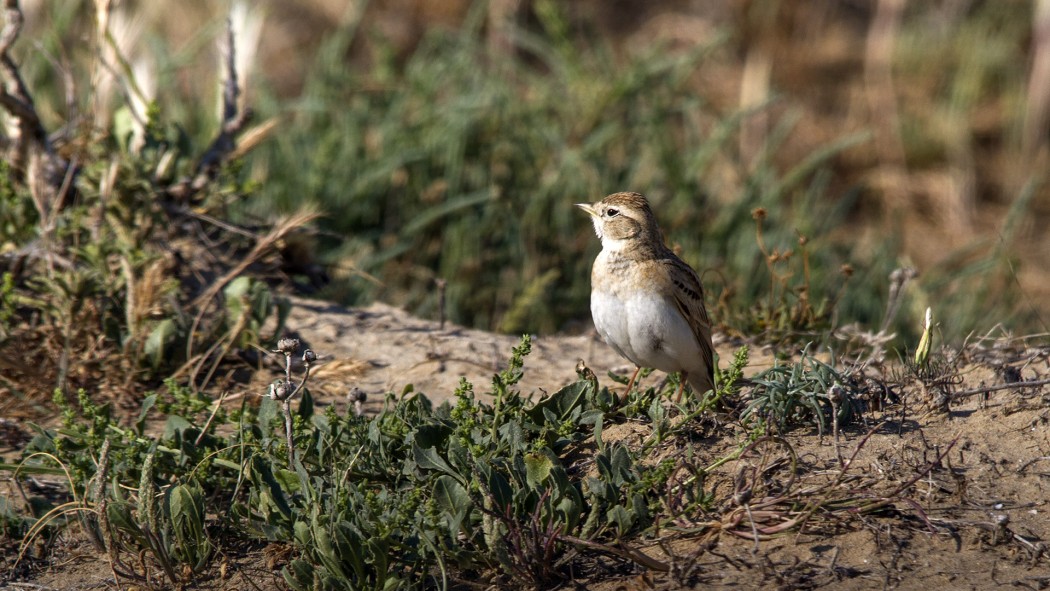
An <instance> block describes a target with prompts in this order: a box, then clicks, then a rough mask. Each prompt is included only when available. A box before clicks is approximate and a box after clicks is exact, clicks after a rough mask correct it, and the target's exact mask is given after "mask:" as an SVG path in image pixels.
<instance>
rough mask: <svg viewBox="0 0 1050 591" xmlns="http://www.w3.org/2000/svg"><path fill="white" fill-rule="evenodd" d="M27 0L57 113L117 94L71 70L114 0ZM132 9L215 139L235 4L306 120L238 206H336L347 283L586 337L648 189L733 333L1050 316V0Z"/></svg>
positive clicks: (475, 316)
mask: <svg viewBox="0 0 1050 591" xmlns="http://www.w3.org/2000/svg"><path fill="white" fill-rule="evenodd" d="M24 4H25V8H26V13H27V14H26V18H27V23H28V27H29V28H28V30H27V33H26V34H25V35H24V37H25V38H27V39H28V38H32V39H35V40H37V43H36V45H35V46H33V45H31V44H24V46H23V47H22V48H20V50H21V52H22V54H23V62H25V65H24V66H23V74H24V75H25V76H26V77H27V79H28V81H29V83H30V86H31V87H32V88H34V89H36V90H35V93H36V97H37V101H38V103H40V104H41V112H42V114H44V115H46V116H49V117H51V118H52V121H51V123H52V124H53V125H52V126H51V128H55V127H57V126H59V125H61V124H65V123H67V122H69V121H75V120H76V118H75V117H74V116H73V115H72V111H76V110H82V111H86V110H90V109H91V108H92V105H75V104H69V102H68V101H66V102H64V99H65V97H66V96H67V93H66V92H65V91H64V90H63V81H62V80H61V79H55V78H54V76H53V74H52V72H53V70H54V68H53V66H54V65H55V64H59V65H60V66H62V67H61V68H60V70H61V69H63V68H64V69H66V70H67V71H75V70H76V67H77V51H78V49H77V48H78V44H79V43H81V41H82V36H83V35H84V34H85V33H84V31H85V30H88V29H90V27H91V19H92V18H94V8H93V3H91V2H83V1H81V2H42V1H34V2H25V3H24ZM114 7H115V10H114V12H113V14H114V15H115V16H114V18H115V19H118V20H119V21H120V22H119V23H115V24H116V25H119V26H115V27H114V29H115V30H117V31H120V32H118V33H117V34H116V35H117V36H118V37H120V39H118V42H119V44H120V45H121V47H124V48H125V49H124V51H125V53H126V56H127V58H128V67H129V68H131V69H132V70H133V71H134V72H135V74H136V76H135V78H136V80H137V82H138V84H139V86H141V87H142V88H143V90H144V93H143V94H145V95H146V96H148V97H150V98H152V99H153V100H155V101H156V102H157V104H158V106H159V108H160V110H161V112H162V113H163V117H164V118H165V119H166V120H172V121H178V122H180V124H181V125H182V126H183V128H184V129H185V132H186V133H187V134H188V135H190V136H192V137H195V138H207V137H210V136H211V135H212V134H214V129H213V126H214V125H215V124H214V121H215V116H214V111H215V109H216V107H215V104H216V97H215V90H214V89H215V88H216V86H217V85H216V84H215V72H216V71H219V70H218V68H216V67H214V64H215V63H217V61H218V56H217V55H216V56H215V60H214V61H213V62H209V60H208V59H201V58H202V56H205V57H206V56H208V55H210V54H211V53H213V52H214V48H213V46H212V44H211V39H213V38H214V37H215V36H216V32H217V31H219V30H221V26H222V19H223V17H224V15H225V14H226V13H227V11H228V10H231V8H232V12H233V14H234V24H235V28H237V29H238V30H239V31H241V32H242V33H244V32H248V33H250V34H246V35H244V36H243V37H242V40H241V43H240V45H239V47H238V52H239V53H238V61H239V62H240V63H241V64H242V65H241V66H240V68H239V69H240V71H241V74H242V77H243V78H244V82H245V83H246V86H247V89H246V90H247V99H248V102H249V103H250V104H252V105H253V106H254V107H255V108H256V110H257V111H258V113H259V116H260V117H261V118H266V117H277V118H279V122H280V123H279V128H278V131H277V132H276V133H275V134H274V135H273V137H271V138H270V139H269V140H268V141H267V142H266V143H265V144H264V145H263V146H261V147H260V148H258V149H256V150H255V151H254V152H253V153H251V154H250V155H249V156H248V157H247V158H246V160H245V162H244V166H243V168H242V170H241V174H243V175H244V177H245V178H246V179H248V180H249V181H251V182H252V186H254V187H255V188H256V190H255V193H254V194H253V195H251V196H250V198H248V199H246V200H244V202H243V203H240V204H239V205H238V206H237V207H235V208H234V210H232V211H230V212H229V214H230V215H231V216H233V217H235V218H237V219H239V220H251V219H261V220H266V219H272V218H274V217H275V216H276V215H278V214H279V213H281V212H287V211H291V210H293V209H295V208H298V207H299V206H301V205H303V204H304V203H314V204H316V205H317V206H318V207H319V208H320V210H321V211H323V212H324V217H323V218H322V220H321V221H320V222H319V224H318V234H317V238H316V241H315V242H307V243H305V244H303V245H299V247H300V249H301V250H305V251H308V256H309V257H315V258H316V259H317V260H319V261H320V262H322V263H323V264H324V265H326V267H327V269H328V274H329V276H330V277H331V279H332V281H331V282H330V283H329V284H328V285H326V286H324V287H323V288H321V291H320V294H321V295H323V296H325V297H330V298H333V299H337V300H339V301H341V302H343V303H346V304H362V303H366V302H368V301H370V300H373V299H380V300H384V301H387V302H389V303H393V304H398V305H403V306H405V307H407V308H408V309H410V310H412V311H414V312H416V313H418V314H421V315H425V316H429V317H436V316H437V314H438V312H437V310H436V307H437V303H438V295H437V288H436V283H435V281H436V280H437V279H443V280H445V281H447V302H448V309H447V312H448V316H449V318H450V319H451V320H453V321H456V322H460V323H464V324H469V325H473V326H478V327H484V328H491V329H494V330H501V331H507V332H521V331H537V332H551V331H558V330H582V329H584V328H585V327H587V326H589V314H588V303H587V300H588V293H589V267H590V262H591V260H592V258H593V255H594V254H595V253H596V252H597V250H598V242H597V240H596V239H595V237H594V235H593V233H592V230H591V227H590V224H589V223H588V220H586V219H585V217H584V216H581V215H580V214H579V213H578V212H575V211H573V208H572V204H573V203H575V202H579V201H593V200H596V199H598V198H600V197H602V196H604V195H605V194H607V193H610V192H614V191H619V190H637V191H640V192H643V193H645V194H646V195H648V196H649V198H650V200H651V201H653V203H654V205H655V208H656V211H657V216H658V218H659V219H660V222H661V224H662V226H663V228H664V230H665V234H666V235H667V238H668V239H669V241H670V242H671V243H672V244H673V245H675V246H676V247H677V248H679V249H680V250H681V253H682V256H683V258H685V260H687V261H688V262H690V263H691V264H692V265H693V266H694V267H696V268H697V269H698V270H699V271H700V272H701V273H702V275H703V278H704V280H705V283H706V286H707V289H708V303H709V306H712V307H714V308H715V309H716V310H717V312H716V314H715V316H716V321H717V322H720V323H721V324H722V325H723V328H724V329H726V330H729V331H730V332H734V331H736V332H741V333H748V334H754V333H756V332H767V333H769V334H770V335H772V336H778V335H785V334H789V333H791V334H797V333H800V332H801V333H804V334H809V333H813V332H817V333H819V332H824V331H827V330H828V329H829V328H831V327H833V326H842V325H845V324H851V323H859V325H860V326H861V327H862V328H864V329H867V330H878V329H879V328H880V327H881V326H883V325H884V324H885V325H887V326H888V328H889V329H891V330H896V331H898V332H903V333H904V334H906V335H914V334H915V333H916V332H917V331H918V328H919V320H920V318H921V316H922V313H921V311H922V310H923V309H925V307H926V306H933V307H934V310H935V314H936V318H938V319H939V321H940V323H941V329H942V331H943V332H944V334H945V335H946V336H947V337H948V338H949V339H953V340H958V339H960V338H962V337H964V336H965V335H967V334H968V333H970V332H971V331H980V332H983V331H987V330H990V329H991V328H992V327H994V326H995V325H997V324H999V323H1002V324H1003V325H1004V326H1005V327H1007V328H1008V329H1010V330H1014V331H1018V332H1020V333H1025V334H1030V333H1035V332H1045V331H1046V330H1047V328H1046V323H1045V318H1046V314H1047V312H1048V310H1050V304H1048V303H1047V302H1048V301H1050V264H1048V259H1047V255H1046V253H1047V252H1050V238H1048V237H1047V234H1046V233H1045V232H1043V231H1042V228H1043V226H1044V225H1045V222H1046V220H1047V217H1048V214H1050V194H1048V189H1047V187H1046V185H1045V183H1044V180H1045V178H1044V177H1045V171H1046V169H1047V142H1046V139H1047V113H1048V104H1050V99H1048V92H1050V89H1048V88H1046V86H1047V80H1048V77H1050V73H1048V72H1046V71H1045V70H1047V68H1048V67H1050V66H1048V65H1047V60H1048V52H1050V38H1048V37H1050V33H1048V32H1047V30H1048V29H1047V26H1048V25H1047V23H1048V22H1050V16H1048V15H1047V14H1046V13H1047V2H1044V1H1038V2H1034V3H1033V2H1028V1H1019V0H1004V1H987V2H980V1H970V0H946V1H943V2H937V3H921V2H911V3H908V2H906V1H904V0H870V1H857V0H852V1H847V0H841V1H832V2H820V3H811V2H803V1H788V0H781V1H774V0H769V1H753V2H747V1H736V2H727V3H703V2H694V1H687V0H660V1H652V2H641V1H638V2H630V1H620V2H612V3H609V2H601V1H599V0H578V1H574V2H556V1H553V0H489V1H488V2H484V1H473V0H374V1H372V2H346V1H343V2H339V1H335V0H304V1H302V2H294V3H291V2H280V1H278V0H272V1H262V2H256V3H250V4H249V3H236V2H234V3H225V2H208V3H205V2H187V3H178V4H171V3H156V2H145V1H140V2H122V3H114ZM151 89H152V90H151ZM156 89H161V90H156ZM126 94H128V93H127V92H126V90H125V91H123V92H122V90H121V89H119V88H115V89H110V90H109V95H107V96H102V97H95V99H94V101H95V102H96V103H99V104H100V103H105V102H107V101H109V102H113V101H120V100H122V95H126ZM96 110H97V111H98V112H99V113H107V112H112V109H109V108H106V109H100V108H98V107H97V106H96ZM755 208H764V210H765V212H766V217H765V218H764V219H763V220H761V225H762V232H761V235H760V236H759V235H758V234H757V232H756V220H755V219H754V216H753V214H752V211H753V210H754V209H755ZM803 238H804V239H803ZM800 239H801V240H800ZM843 265H848V266H849V268H848V269H847V270H845V271H844V270H843ZM903 267H914V268H916V269H917V270H918V272H919V275H918V278H917V279H916V280H915V281H914V282H912V283H911V284H909V285H908V286H906V288H905V299H904V305H903V307H902V311H901V313H900V314H898V315H896V316H894V317H893V318H886V309H887V305H888V301H887V300H888V297H889V296H888V294H889V292H890V276H891V273H892V272H893V271H894V270H895V269H898V268H903ZM303 283H304V284H305V283H306V280H305V279H304V280H303Z"/></svg>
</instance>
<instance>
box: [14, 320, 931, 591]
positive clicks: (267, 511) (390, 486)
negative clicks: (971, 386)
mask: <svg viewBox="0 0 1050 591" xmlns="http://www.w3.org/2000/svg"><path fill="white" fill-rule="evenodd" d="M529 351H530V339H529V338H528V337H526V338H524V339H523V340H522V342H521V345H520V346H519V347H517V348H515V349H514V351H513V354H512V356H511V358H510V362H509V365H508V366H507V367H506V368H505V369H504V370H503V371H501V372H499V373H498V374H496V375H495V376H494V377H493V379H492V383H491V387H490V388H489V389H488V390H487V391H486V392H484V393H483V394H481V395H479V394H476V393H475V387H474V385H473V384H471V383H469V382H467V381H465V380H464V381H463V382H462V383H461V384H460V387H459V388H458V390H457V391H456V394H455V397H454V398H453V399H451V400H450V401H448V402H446V403H443V404H441V405H439V406H437V407H434V406H433V405H432V404H431V402H430V401H429V400H428V398H427V397H426V396H425V395H423V394H420V393H415V392H412V391H411V389H408V390H406V391H405V392H403V393H402V394H401V395H400V396H393V395H391V396H390V397H389V398H388V399H387V401H386V404H385V408H384V410H383V411H382V412H380V413H379V414H378V415H376V416H373V417H363V416H358V415H357V414H356V413H353V412H350V411H349V410H347V411H344V412H340V411H338V410H337V409H336V407H335V406H331V405H329V406H326V407H325V408H324V409H323V411H319V410H318V409H317V408H316V407H315V406H314V401H313V399H312V398H311V396H310V393H309V389H308V388H307V389H303V390H302V399H301V401H300V402H299V404H298V405H297V406H298V407H297V408H296V410H295V412H294V413H293V416H292V421H291V434H292V436H291V439H290V441H292V445H293V451H294V452H295V453H294V454H291V455H289V453H288V452H289V449H288V447H287V441H289V439H286V437H285V430H284V419H283V417H282V415H281V411H280V407H279V403H278V402H277V401H275V400H273V399H271V398H270V397H262V398H261V401H260V402H259V404H255V400H252V399H250V398H244V399H242V400H241V403H240V404H239V406H238V407H237V408H236V409H233V410H230V409H227V408H226V407H225V406H224V405H221V404H218V403H213V402H211V401H210V400H208V399H206V398H204V397H202V396H201V395H199V394H194V393H192V392H191V391H189V390H187V389H185V388H180V387H178V386H177V385H176V384H169V385H168V388H167V392H166V393H165V394H163V395H161V394H151V395H149V396H147V397H146V398H145V400H144V402H143V405H142V408H141V411H140V413H139V415H138V419H137V420H135V421H133V422H132V424H130V425H127V426H124V425H121V424H119V423H118V422H117V421H116V420H115V419H114V417H113V415H112V407H111V405H108V404H106V405H99V404H96V403H94V402H92V400H91V398H92V397H91V396H90V395H89V394H88V393H86V392H84V391H81V393H80V394H79V396H78V397H77V400H76V401H72V400H68V399H66V398H65V397H64V396H62V395H61V394H56V400H55V403H56V404H57V405H58V406H59V408H61V409H62V416H63V419H62V424H61V425H60V426H59V427H58V428H56V429H53V430H51V429H43V428H41V429H39V430H38V434H37V436H36V437H35V438H34V439H33V441H32V442H31V443H30V444H29V446H28V447H27V448H26V450H25V452H24V459H23V461H22V462H21V463H20V464H19V466H18V468H17V473H19V474H21V475H28V474H33V473H52V474H54V473H58V474H62V475H63V476H64V477H65V478H66V479H67V484H68V487H69V495H70V496H69V498H68V500H67V501H65V502H62V503H58V504H56V503H55V502H52V501H49V500H48V499H47V498H43V497H41V496H38V495H37V496H35V495H29V496H30V497H31V498H32V500H31V506H32V507H34V508H35V511H36V513H37V515H36V516H37V517H39V518H40V519H39V521H35V522H34V521H32V520H24V521H23V522H22V525H21V526H18V525H17V523H18V521H17V520H15V521H11V522H9V523H11V524H12V527H14V529H15V530H19V529H21V530H22V532H23V534H24V535H25V539H24V542H23V544H22V550H23V554H24V553H25V552H27V551H28V549H29V548H31V547H33V544H32V542H33V540H34V538H36V537H39V536H48V535H51V534H52V533H53V532H54V531H55V529H56V527H57V526H61V525H66V526H68V525H71V524H74V523H76V524H79V526H80V527H81V528H82V529H83V531H84V532H85V533H86V534H87V535H88V538H89V539H90V540H91V541H92V543H93V544H95V545H96V547H97V550H98V552H99V553H100V555H102V556H104V557H106V559H107V560H108V561H109V562H110V565H111V567H112V569H113V573H114V575H115V576H116V577H118V579H123V580H126V581H129V582H130V581H138V582H141V583H144V584H146V585H149V586H163V585H172V586H180V585H183V584H185V583H187V582H189V581H190V580H192V579H193V578H194V577H195V576H196V575H197V574H199V573H201V572H204V571H206V570H208V569H210V568H214V566H215V562H216V556H218V555H220V554H222V553H224V552H227V551H228V550H227V549H228V548H232V547H235V546H236V544H237V543H238V542H239V541H243V540H248V541H255V542H271V543H282V544H286V545H288V546H289V547H291V548H292V559H291V560H290V561H289V562H288V564H287V566H286V567H285V568H284V569H283V571H282V574H283V577H284V579H285V581H286V582H287V584H288V585H290V586H291V587H293V588H295V589H304V590H305V589H344V588H355V589H394V588H449V587H450V586H453V584H454V583H455V582H457V581H460V580H475V581H479V580H484V581H488V583H489V584H497V585H501V586H505V585H513V586H530V587H541V588H543V587H549V586H551V585H553V584H555V583H556V582H558V581H564V580H567V579H568V578H570V577H571V576H572V573H573V572H576V571H578V570H580V569H583V570H587V569H592V568H594V566H593V564H589V563H588V562H587V558H588V557H592V558H593V557H594V556H605V557H608V558H611V559H613V566H609V567H607V568H610V569H612V570H611V571H610V572H613V573H615V572H627V571H622V569H624V568H629V567H630V565H631V564H635V565H638V566H640V567H644V568H646V569H653V570H656V571H658V572H666V571H668V569H669V568H670V566H669V563H668V562H667V561H668V560H669V557H668V555H666V554H664V555H662V556H661V557H660V558H657V557H655V556H653V555H651V553H647V552H645V551H643V550H641V549H639V547H638V546H639V545H641V544H651V543H652V542H653V541H654V540H658V541H660V542H661V543H662V544H663V545H667V544H669V543H670V541H671V540H673V539H691V538H697V537H706V538H710V537H711V536H716V535H733V536H741V537H744V538H747V539H756V540H757V539H762V538H765V537H767V536H771V535H774V534H776V533H779V532H783V531H787V530H789V529H797V528H799V527H801V526H802V525H803V524H804V523H806V522H811V523H816V522H820V521H823V520H826V519H827V518H828V516H829V515H835V516H838V517H837V518H839V519H841V518H844V517H845V515H846V514H847V513H849V512H851V511H855V512H858V513H860V514H863V513H865V512H868V511H875V510H877V509H878V508H880V507H886V506H889V505H892V504H893V503H894V502H895V501H896V500H897V497H899V496H900V495H903V494H904V493H905V492H906V491H907V487H900V490H899V491H897V493H896V495H897V496H894V495H890V496H880V495H878V494H875V492H874V490H875V489H873V492H871V493H870V494H860V495H857V493H850V494H848V495H847V494H846V492H845V491H839V490H836V488H835V487H836V483H834V482H830V481H829V482H827V483H824V485H823V486H822V487H818V488H816V489H814V488H808V489H801V488H798V487H795V486H794V485H793V483H792V482H791V480H783V479H780V477H782V476H784V475H793V474H797V473H798V472H799V469H798V467H797V466H795V464H796V463H797V462H798V461H799V460H798V458H796V457H794V452H793V451H792V449H791V446H790V445H789V444H788V443H787V442H786V441H785V440H783V439H781V438H779V437H775V436H770V435H767V434H766V433H767V430H766V429H765V428H764V427H762V426H761V425H759V424H758V423H755V422H754V421H748V420H744V421H743V422H742V423H741V425H744V426H747V425H750V426H748V427H746V429H745V430H743V431H741V433H744V434H745V437H743V438H742V439H741V441H740V443H739V446H738V447H737V448H736V449H735V450H733V451H731V452H730V453H729V454H728V455H726V456H724V457H721V458H717V457H711V456H710V455H709V454H706V453H705V452H704V450H703V449H702V448H701V447H698V445H697V443H695V442H694V441H695V440H696V439H697V438H703V437H704V436H705V432H706V431H707V430H709V429H710V428H711V427H712V426H713V425H714V422H713V421H714V416H715V413H716V412H722V411H723V410H724V409H729V408H732V407H733V406H734V404H737V402H738V400H739V390H738V388H737V387H736V386H734V381H735V380H732V379H731V378H733V377H734V376H737V377H738V376H739V375H740V373H741V371H742V368H743V367H744V366H745V365H746V364H747V361H748V356H747V350H746V348H745V349H741V350H740V351H739V352H738V354H737V356H736V358H735V360H734V361H733V363H732V365H731V367H730V368H728V371H727V372H726V373H725V374H724V375H722V376H720V385H719V387H718V390H717V391H716V392H712V393H709V395H708V396H706V397H704V396H693V397H687V398H686V399H685V401H684V402H683V403H682V404H681V405H677V406H676V405H670V404H669V403H668V397H669V396H670V394H671V393H672V392H673V391H674V390H673V388H674V387H675V384H673V383H668V384H666V386H665V387H664V388H663V389H657V388H648V389H646V390H644V391H641V390H634V391H632V393H631V394H630V396H629V397H628V399H627V400H626V401H625V402H624V404H623V406H622V407H621V406H619V403H618V401H617V398H616V397H615V396H614V395H613V394H611V393H610V391H609V390H608V388H607V387H603V386H600V384H599V381H598V380H597V379H596V377H595V376H594V374H593V373H591V372H590V371H589V370H588V369H586V368H585V367H584V368H582V369H581V378H580V379H579V380H578V381H576V382H574V383H572V384H569V385H567V386H565V387H564V388H562V389H561V390H559V391H557V392H555V393H553V394H551V395H550V396H547V397H545V398H543V399H541V400H539V401H534V400H531V399H530V398H527V397H525V396H523V395H522V393H521V392H520V391H519V390H518V388H517V387H516V386H517V384H518V382H519V381H520V379H521V377H522V375H523V374H522V366H523V360H524V357H525V356H526V355H528V353H529ZM770 412H773V411H772V410H771V411H770ZM775 416H778V417H779V418H780V419H781V420H789V419H790V418H791V417H794V416H795V415H794V414H790V415H775ZM158 422H159V423H158ZM151 424H152V425H151ZM842 424H843V425H846V424H847V422H846V421H843V422H842ZM625 428H627V429H629V430H631V431H632V432H633V433H635V434H636V435H638V439H637V440H635V441H632V442H631V443H630V444H628V442H627V441H626V438H625V437H624V436H623V435H622V432H623V429H625ZM151 433H154V434H151ZM617 433H620V434H617ZM944 453H947V450H945V451H944ZM289 457H291V458H292V460H291V463H290V464H289ZM777 458H781V459H789V460H790V462H789V463H788V464H785V463H783V462H782V461H780V460H778V459H777ZM727 467H728V468H732V469H736V470H739V473H738V474H737V475H736V477H735V480H734V482H735V484H734V485H733V487H732V488H731V489H730V488H726V487H725V486H724V484H725V480H724V479H725V470H726V468H727ZM932 469H934V466H933V465H932V464H931V466H928V467H927V468H926V470H927V471H928V470H932ZM774 476H776V477H777V482H776V484H774V483H773V481H772V480H771V479H773V478H774ZM920 476H921V473H920V474H919V475H917V476H916V480H917V479H918V478H919V477H920ZM771 487H773V488H771ZM749 507H750V508H751V509H748V508H749ZM9 519H11V517H10V516H9ZM672 532H677V533H672ZM13 533H14V532H13ZM647 540H648V542H647ZM673 556H674V555H673V554H672V555H671V557H673ZM615 565H619V566H615ZM680 574H681V573H680Z"/></svg>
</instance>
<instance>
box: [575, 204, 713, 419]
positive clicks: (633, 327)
mask: <svg viewBox="0 0 1050 591" xmlns="http://www.w3.org/2000/svg"><path fill="white" fill-rule="evenodd" d="M576 205H577V206H578V207H579V208H580V209H582V210H584V211H586V212H587V213H588V214H590V216H591V220H592V221H593V222H594V231H595V233H597V234H598V238H600V239H601V241H602V251H601V252H600V253H598V257H597V258H596V259H594V266H593V268H592V269H591V316H592V317H593V319H594V326H595V328H597V329H598V334H600V335H602V338H603V339H605V342H606V343H609V345H610V346H612V348H613V349H616V352H617V353H619V354H620V355H621V356H623V357H625V358H627V359H629V360H630V361H631V363H634V364H635V365H636V366H638V368H639V369H640V368H642V367H652V368H655V369H659V370H660V371H665V372H668V373H670V372H676V371H677V372H681V373H682V382H683V386H681V387H679V390H678V395H677V398H678V399H681V396H682V389H683V387H684V383H685V382H688V383H689V385H690V386H691V387H692V389H693V391H694V392H696V393H697V394H703V393H705V392H707V391H708V390H711V389H713V388H714V347H713V346H712V344H711V320H710V318H709V317H708V315H707V309H706V308H705V307H704V290H703V287H701V285H700V277H699V276H698V275H697V274H696V271H694V270H693V269H692V268H691V267H690V266H689V265H687V264H686V263H685V262H683V261H682V259H680V258H678V257H677V256H676V255H675V254H674V253H673V252H671V250H670V249H669V248H667V246H665V245H664V238H663V235H662V234H661V233H660V228H659V226H658V225H657V224H656V218H655V217H654V216H653V212H652V209H651V208H650V207H649V201H648V200H646V198H645V197H644V196H642V195H640V194H638V193H614V194H612V195H609V196H608V197H606V198H605V199H602V200H601V201H598V202H597V203H594V204H587V203H577V204H576ZM637 377H638V370H636V371H635V372H634V375H633V376H632V377H631V380H630V382H628V384H627V392H630V391H631V386H633V385H634V382H635V380H636V379H637ZM625 395H626V394H625Z"/></svg>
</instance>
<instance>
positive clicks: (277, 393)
mask: <svg viewBox="0 0 1050 591" xmlns="http://www.w3.org/2000/svg"><path fill="white" fill-rule="evenodd" d="M270 398H272V399H274V400H278V401H283V400H284V399H285V398H288V384H286V383H285V381H284V380H280V379H278V380H274V381H273V383H272V384H270Z"/></svg>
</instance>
